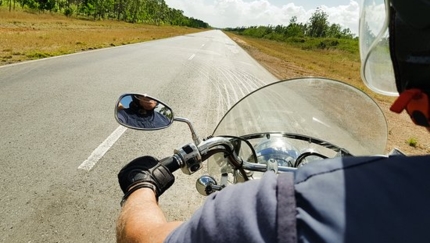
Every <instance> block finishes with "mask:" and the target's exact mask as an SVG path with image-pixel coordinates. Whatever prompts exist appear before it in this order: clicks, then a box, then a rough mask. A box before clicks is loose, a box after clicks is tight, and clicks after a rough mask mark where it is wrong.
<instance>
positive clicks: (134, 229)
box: [117, 188, 182, 243]
mask: <svg viewBox="0 0 430 243" xmlns="http://www.w3.org/2000/svg"><path fill="white" fill-rule="evenodd" d="M181 223H182V222H167V221H166V218H165V216H164V214H163V212H162V211H161V209H160V207H159V206H158V203H157V201H156V199H155V195H154V192H153V191H152V190H150V189H146V188H143V189H139V190H137V191H135V192H134V193H133V194H131V195H130V197H129V198H128V199H127V201H126V202H125V204H124V206H123V208H122V211H121V214H120V216H119V218H118V222H117V242H119V243H123V242H139V243H140V242H142V243H144V242H163V241H164V239H165V238H166V237H167V235H168V234H169V233H170V232H171V231H172V230H174V229H175V228H176V227H178V226H179V225H180V224H181Z"/></svg>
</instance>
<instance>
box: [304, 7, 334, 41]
mask: <svg viewBox="0 0 430 243" xmlns="http://www.w3.org/2000/svg"><path fill="white" fill-rule="evenodd" d="M328 28H329V27H328V14H327V13H325V12H324V11H323V10H322V9H321V8H317V10H316V11H315V12H314V13H313V14H312V16H311V18H310V19H309V33H308V34H309V36H311V37H326V36H327V30H328Z"/></svg>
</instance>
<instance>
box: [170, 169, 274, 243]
mask: <svg viewBox="0 0 430 243" xmlns="http://www.w3.org/2000/svg"><path fill="white" fill-rule="evenodd" d="M276 190H277V180H276V176H275V174H274V173H265V175H264V177H263V179H261V180H252V181H248V182H245V183H239V184H236V185H229V186H227V187H226V188H224V189H223V190H222V191H220V192H217V193H214V194H212V195H210V196H209V197H208V198H207V200H206V201H205V204H204V205H203V206H202V207H201V208H199V210H197V211H196V212H195V213H194V214H193V216H192V217H191V219H190V220H188V221H186V222H184V223H183V224H182V225H180V226H179V227H178V228H176V229H175V230H173V231H172V233H171V234H170V235H169V236H168V237H167V239H166V242H205V243H210V242H276V239H277V231H276V206H277V196H276V195H277V194H276Z"/></svg>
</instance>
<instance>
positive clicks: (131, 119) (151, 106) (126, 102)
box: [115, 94, 173, 130]
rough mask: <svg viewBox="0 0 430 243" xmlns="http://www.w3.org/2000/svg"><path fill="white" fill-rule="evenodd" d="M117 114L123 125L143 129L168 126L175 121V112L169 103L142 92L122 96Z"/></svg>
mask: <svg viewBox="0 0 430 243" xmlns="http://www.w3.org/2000/svg"><path fill="white" fill-rule="evenodd" d="M115 114H116V119H117V121H118V122H119V123H120V124H121V125H124V126H126V127H129V128H133V129H141V130H155V129H161V128H166V127H168V126H169V125H170V124H172V121H173V112H172V110H171V109H170V108H169V107H168V106H167V105H165V104H163V103H161V102H160V101H158V100H157V99H154V98H152V97H149V96H146V95H140V94H126V95H123V96H121V97H120V99H119V101H118V104H117V106H116V112H115Z"/></svg>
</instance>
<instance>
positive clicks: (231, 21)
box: [165, 0, 360, 34]
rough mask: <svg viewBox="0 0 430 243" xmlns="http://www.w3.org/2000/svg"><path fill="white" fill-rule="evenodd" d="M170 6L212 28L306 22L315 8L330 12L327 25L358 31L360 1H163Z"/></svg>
mask: <svg viewBox="0 0 430 243" xmlns="http://www.w3.org/2000/svg"><path fill="white" fill-rule="evenodd" d="M165 1H166V3H167V4H168V5H169V7H172V8H176V9H180V10H183V11H184V15H186V16H188V17H193V18H196V19H200V20H202V21H204V22H206V23H208V24H209V25H211V26H212V27H219V28H225V27H241V26H254V25H269V24H270V25H278V24H280V25H285V26H286V25H288V24H289V23H290V19H291V17H293V16H296V17H297V22H300V23H306V22H307V21H308V20H309V18H310V16H311V15H312V13H314V12H315V10H316V9H317V7H320V8H321V9H322V10H323V11H324V12H326V13H327V14H328V15H329V19H328V21H329V23H330V24H340V25H341V26H342V28H349V29H350V30H351V31H352V32H353V33H355V34H357V32H358V18H359V1H360V0H325V1H322V0H300V1H299V0H165Z"/></svg>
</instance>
